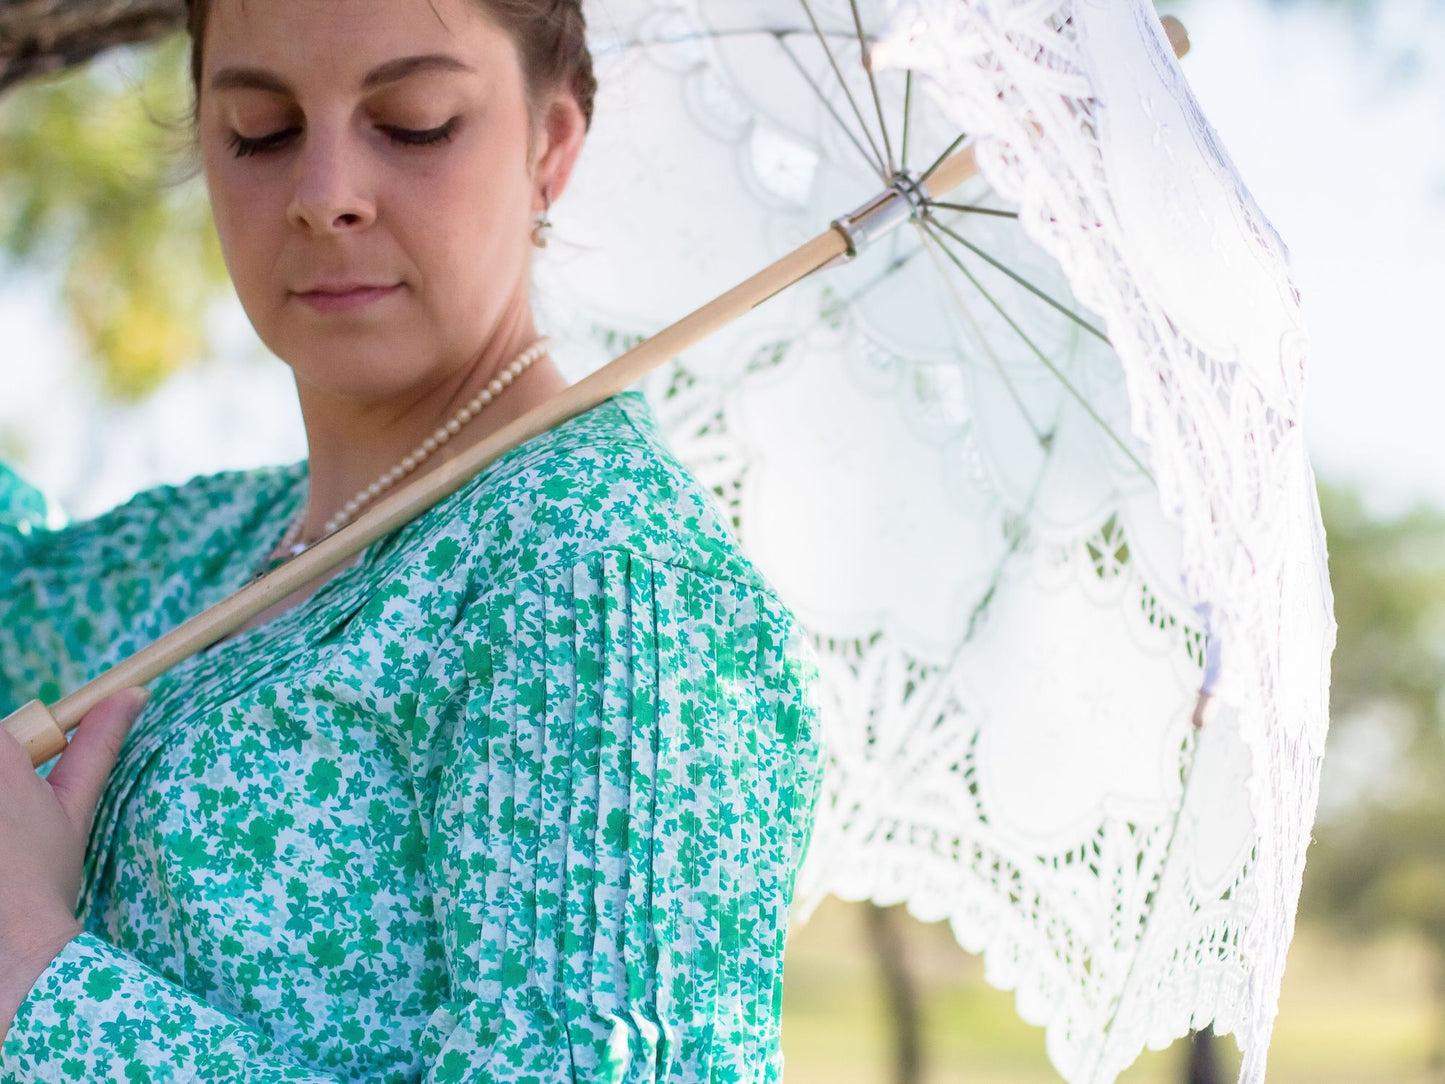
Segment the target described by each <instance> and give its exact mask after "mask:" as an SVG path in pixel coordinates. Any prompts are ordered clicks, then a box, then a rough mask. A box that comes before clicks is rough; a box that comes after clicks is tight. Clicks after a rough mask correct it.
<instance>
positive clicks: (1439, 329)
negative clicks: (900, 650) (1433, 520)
mask: <svg viewBox="0 0 1445 1084" xmlns="http://www.w3.org/2000/svg"><path fill="white" fill-rule="evenodd" d="M1376 6H1377V7H1378V9H1379V12H1380V14H1379V16H1378V17H1377V19H1376V20H1375V21H1373V22H1371V23H1361V22H1359V21H1357V20H1355V19H1353V18H1352V17H1350V16H1349V15H1348V14H1345V13H1343V12H1341V11H1338V10H1336V9H1335V8H1332V7H1328V6H1325V5H1322V4H1313V3H1300V4H1283V5H1281V4H1276V3H1270V2H1268V0H1178V2H1174V3H1169V4H1167V5H1166V6H1164V10H1168V11H1175V12H1177V13H1178V14H1179V15H1180V17H1181V18H1182V19H1183V20H1184V22H1185V24H1186V26H1187V27H1188V29H1189V32H1190V37H1191V40H1192V43H1193V48H1192V51H1191V52H1190V54H1189V55H1188V56H1187V57H1186V58H1185V60H1184V71H1185V74H1186V76H1187V78H1188V80H1189V82H1190V85H1191V86H1192V87H1193V89H1194V92H1195V94H1196V96H1197V97H1198V98H1199V100H1200V103H1201V105H1202V106H1203V109H1204V113H1205V115H1206V116H1207V117H1208V118H1209V119H1210V121H1211V123H1212V124H1213V125H1214V127H1215V129H1216V130H1217V132H1218V133H1219V135H1220V137H1221V139H1222V141H1223V143H1224V145H1225V147H1226V148H1227V149H1228V151H1229V153H1230V155H1231V157H1232V158H1233V160H1234V162H1235V165H1236V166H1237V167H1238V169H1239V171H1240V173H1241V175H1242V176H1243V178H1244V180H1245V183H1246V184H1247V185H1248V187H1249V188H1250V190H1251V191H1252V192H1253V193H1254V195H1255V198H1256V199H1257V201H1258V202H1259V204H1260V206H1261V207H1262V208H1263V210H1264V212H1265V214H1266V215H1267V216H1268V217H1269V218H1270V220H1271V221H1272V222H1273V223H1274V225H1275V227H1276V229H1277V230H1278V231H1279V233H1280V234H1281V235H1282V236H1283V238H1284V240H1285V242H1286V244H1287V245H1288V246H1289V249H1290V254H1291V263H1292V266H1293V268H1294V272H1295V275H1296V277H1297V279H1298V282H1299V285H1300V287H1301V290H1302V292H1303V296H1304V303H1305V315H1306V321H1307V326H1308V329H1309V334H1310V338H1311V357H1310V363H1309V370H1308V373H1309V375H1308V392H1307V399H1306V409H1305V420H1304V427H1305V432H1306V436H1307V439H1308V441H1309V445H1310V449H1311V457H1312V459H1313V461H1314V464H1315V469H1316V472H1317V474H1318V475H1319V477H1320V478H1321V479H1323V480H1327V481H1332V482H1344V483H1353V484H1355V485H1358V486H1359V487H1360V488H1361V489H1362V491H1363V492H1364V494H1365V496H1366V499H1367V501H1368V503H1369V504H1370V505H1371V506H1372V507H1373V508H1374V509H1375V510H1376V511H1378V512H1381V513H1389V512H1394V511H1398V510H1400V509H1402V508H1404V507H1405V506H1407V505H1409V504H1411V503H1413V502H1429V503H1432V504H1435V505H1437V506H1439V507H1442V508H1445V448H1442V432H1445V418H1442V412H1445V345H1442V344H1445V297H1442V296H1441V295H1442V292H1445V140H1441V139H1440V138H1438V133H1440V132H1441V131H1445V9H1442V7H1441V6H1440V5H1438V4H1432V0H1381V2H1380V3H1379V4H1378V5H1376ZM1432 9H1433V10H1432ZM55 296H56V290H55V283H54V282H53V281H48V280H45V279H43V278H40V277H37V276H35V275H30V274H25V273H13V272H12V273H10V274H8V275H6V276H5V277H3V278H0V329H3V330H4V341H5V345H4V346H3V347H0V350H3V354H0V358H3V355H10V356H9V357H8V358H3V360H0V367H3V368H4V370H5V374H6V377H7V384H8V385H9V390H8V392H7V395H6V397H5V398H4V400H3V401H0V434H3V435H4V436H5V438H6V443H5V444H4V445H0V456H4V457H5V458H7V459H10V460H11V461H14V462H18V463H19V464H21V465H22V466H23V467H24V468H25V469H26V470H27V471H28V472H29V473H30V475H31V477H32V478H33V479H34V480H35V481H37V482H38V483H39V484H41V485H42V486H44V487H45V488H47V489H48V490H49V491H51V492H52V493H54V494H56V495H57V496H59V497H60V498H61V500H62V502H63V503H65V505H66V507H67V508H68V509H69V511H70V512H71V514H72V515H86V514H94V513H95V512H98V511H101V510H103V509H104V508H106V507H109V506H110V505H112V504H114V503H116V502H117V501H119V500H123V499H124V498H126V497H127V496H129V495H130V493H132V492H134V491H135V490H136V489H139V488H143V487H144V486H145V485H147V484H153V483H154V482H156V481H177V482H179V481H184V480H185V479H186V478H188V477H190V475H192V474H194V473H205V472H208V471H210V470H219V469H222V468H225V467H244V466H251V465H255V464H259V463H266V462H283V461H289V460H293V459H297V458H300V457H301V456H303V455H304V454H305V445H304V439H303V436H302V432H301V427H300V417H299V413H298V412H297V410H296V407H295V395H294V391H293V390H292V388H291V383H290V377H289V373H288V371H287V370H286V369H285V368H284V367H283V366H282V365H281V364H280V363H279V362H277V361H275V360H274V359H264V358H258V357H257V356H256V354H255V352H254V351H255V349H256V348H255V347H254V346H253V345H252V344H253V342H254V340H253V339H252V338H251V337H250V335H249V333H248V332H247V331H246V330H245V328H244V326H243V325H242V324H241V320H242V319H243V318H242V317H240V315H239V313H238V312H237V311H232V312H231V313H230V314H229V315H223V317H222V319H223V322H226V323H228V324H229V325H231V327H230V333H228V334H226V335H223V336H221V339H222V340H223V341H226V342H229V343H232V344H233V346H232V347H231V348H229V350H228V352H226V353H223V354H222V355H221V356H219V357H218V358H217V359H216V360H215V361H214V362H213V363H211V364H209V365H207V366H204V367H200V368H198V369H197V370H196V371H194V372H191V373H188V374H186V375H185V376H183V377H182V378H180V379H179V380H177V381H175V382H174V383H173V384H172V385H170V386H168V387H166V388H164V389H162V391H161V392H159V393H158V394H157V395H156V396H154V397H152V398H151V399H150V400H149V401H147V402H146V403H144V404H142V405H140V406H139V407H137V408H134V409H132V410H129V411H115V410H114V409H108V408H106V407H105V406H104V405H103V404H101V403H99V402H98V401H97V400H96V398H95V395H94V392H93V390H92V389H91V388H89V386H88V382H87V380H86V377H85V374H84V371H83V369H82V368H81V367H80V366H79V365H78V364H77V362H76V349H75V342H74V340H73V338H72V336H71V334H70V332H69V331H68V329H67V328H66V322H65V318H64V317H63V315H62V314H61V312H60V310H59V308H58V306H57V305H56V302H55ZM21 359H26V360H27V361H29V362H30V363H28V364H27V363H26V361H22V360H21ZM36 359H40V360H42V361H43V364H35V363H34V361H35V360H36ZM218 383H220V384H224V386H225V387H226V388H227V392H226V395H225V396H224V397H221V396H217V395H215V394H214V393H211V392H208V389H214V388H215V387H216V386H217V384H218ZM97 426H99V427H102V428H103V429H104V431H105V432H107V433H110V434H111V439H109V440H107V441H106V442H105V445H106V447H107V449H108V454H107V455H106V456H105V457H104V458H103V459H102V458H101V457H99V456H98V455H97V454H96V453H95V450H94V449H95V447H96V442H95V441H94V440H87V439H86V434H87V433H92V432H94V431H95V430H96V427H97ZM157 432H163V433H165V435H166V439H165V440H164V441H163V442H162V441H157V440H154V439H148V437H147V435H148V434H154V433H157Z"/></svg>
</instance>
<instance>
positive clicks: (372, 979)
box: [0, 391, 822, 1084]
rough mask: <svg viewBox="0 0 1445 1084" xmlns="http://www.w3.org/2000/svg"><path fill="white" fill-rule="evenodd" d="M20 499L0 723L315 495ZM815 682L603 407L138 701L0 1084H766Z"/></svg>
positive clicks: (3, 534)
mask: <svg viewBox="0 0 1445 1084" xmlns="http://www.w3.org/2000/svg"><path fill="white" fill-rule="evenodd" d="M6 477H7V476H5V475H4V474H3V473H0V501H4V502H6V506H5V507H0V613H3V614H4V618H5V620H4V623H3V627H0V710H3V711H4V712H8V711H10V710H12V709H13V708H14V707H17V706H18V705H19V704H20V703H22V702H23V701H25V700H27V699H29V698H31V697H32V696H36V695H39V696H41V697H43V698H47V699H50V698H54V697H56V696H57V695H59V694H61V693H63V692H65V691H69V690H70V689H72V688H74V687H75V686H77V685H79V684H80V683H82V682H83V681H85V680H87V679H88V678H90V677H92V676H94V675H95V674H96V673H98V672H99V671H101V670H102V669H104V668H105V667H106V666H108V665H110V664H112V663H114V662H116V661H118V660H119V659H121V658H123V657H125V655H127V654H128V653H130V652H132V651H134V650H136V649H138V648H139V647H142V646H144V644H146V643H148V642H149V641H151V640H152V639H154V638H155V637H156V636H159V635H161V634H163V633H164V632H166V631H168V630H169V629H170V628H173V627H175V625H177V624H179V623H180V622H181V621H182V620H184V619H185V618H186V617H189V616H191V615H192V614H194V613H196V612H198V611H199V610H201V609H203V608H204V607H206V606H208V605H211V604H213V603H214V602H216V601H219V600H220V599H222V598H224V597H225V596H227V595H228V594H230V593H231V592H233V591H235V590H236V589H238V588H239V587H241V586H242V585H243V584H244V583H245V582H246V580H247V579H248V578H249V577H250V575H251V573H252V571H253V570H254V569H255V568H256V567H257V566H258V565H259V563H260V562H261V560H262V559H263V557H264V555H265V554H266V553H267V552H269V550H270V548H271V546H272V545H273V544H274V543H275V541H276V540H277V539H278V538H279V537H280V535H281V533H282V532H283V531H284V530H285V527H286V524H287V523H288V522H289V520H290V517H291V514H292V513H293V512H294V511H296V510H297V509H299V508H300V507H301V505H302V503H303V502H304V500H305V485H306V472H305V464H304V463H301V464H296V465H294V466H289V467H279V468H268V469H264V470H258V471H246V472H227V473H224V474H220V475H211V476H204V477H199V478H196V479H193V480H192V481H191V482H188V483H186V484H185V485H183V486H162V487H157V488H156V489H152V490H147V491H146V492H144V493H142V494H139V495H138V496H136V497H135V498H133V499H132V500H131V501H129V502H128V503H126V504H125V505H123V506H121V507H120V508H118V509H115V510H114V511H112V512H110V513H107V514H106V515H104V516H101V517H98V518H96V519H93V520H89V521H86V522H82V523H77V524H73V525H71V526H69V527H67V528H64V529H62V530H45V529H42V528H40V527H39V526H38V522H39V512H38V508H39V506H38V505H37V504H36V503H35V502H34V501H33V499H31V498H29V497H26V496H24V495H23V491H22V490H21V489H20V488H19V487H18V486H16V485H15V484H14V481H13V478H11V479H10V481H9V482H7V481H6V480H5V479H6ZM22 525H23V526H22ZM815 681H816V661H815V658H814V656H813V655H812V653H811V649H810V648H809V646H808V643H807V641H806V638H805V637H804V635H803V633H802V630H801V628H800V627H799V625H798V624H797V622H796V620H795V619H794V618H793V616H792V615H791V614H790V613H789V611H788V610H787V609H786V608H785V607H784V606H783V605H782V604H781V603H780V602H779V601H778V599H777V598H776V596H775V595H774V593H773V591H772V590H771V588H770V586H769V585H768V584H767V582H766V581H765V580H764V579H763V578H762V577H761V576H760V574H759V573H758V572H757V570H756V569H754V568H753V567H752V566H751V565H750V564H749V562H748V561H747V560H746V558H745V557H744V556H743V555H742V553H741V552H740V550H739V548H738V546H737V544H736V541H735V539H734V537H733V535H732V534H731V532H730V530H729V528H728V526H727V525H726V522H725V521H724V520H723V519H722V518H721V515H720V513H719V512H718V510H717V506H716V505H715V504H714V503H713V502H712V501H711V499H710V497H709V495H708V494H707V493H706V491H704V490H702V489H701V488H700V486H699V485H698V483H697V482H696V481H695V480H694V479H693V478H692V477H691V476H690V475H689V474H688V473H687V472H686V471H685V470H684V469H683V468H682V467H681V465H680V464H679V463H678V462H677V461H676V459H675V458H674V457H673V455H672V454H671V451H670V449H669V448H668V446H667V445H666V443H665V441H664V439H663V437H662V435H661V433H660V431H659V429H658V427H657V424H656V421H655V419H654V418H653V416H652V414H651V412H650V410H649V408H648V406H647V402H646V400H645V399H644V398H643V396H642V394H641V393H640V392H636V391H630V392H624V393H622V394H621V395H618V396H615V397H613V398H612V399H609V400H607V401H606V402H604V403H603V404H601V405H599V406H598V407H596V408H594V409H593V410H590V411H588V412H586V413H584V414H582V415H579V416H578V417H576V418H574V419H572V420H571V421H569V422H566V423H564V424H562V425H560V426H558V427H557V428H555V429H553V430H551V431H549V432H547V433H544V434H542V435H541V436H539V437H537V438H534V439H533V440H531V441H529V442H527V443H525V444H523V445H521V446H520V447H518V448H516V449H513V450H512V451H511V452H509V453H507V454H506V455H505V456H503V457H502V458H501V459H499V460H498V461H497V462H496V463H494V464H493V465H492V466H491V467H490V468H488V469H487V470H486V471H484V472H483V473H482V474H481V475H479V476H478V477H477V478H476V479H473V480H472V481H471V482H469V483H467V485H466V486H464V487H463V488H462V489H461V490H459V491H458V492H457V493H455V494H453V495H452V496H451V497H448V498H447V499H446V500H444V501H443V502H441V504H439V505H438V506H436V507H435V508H433V509H431V510H430V511H428V512H426V513H424V514H423V515H422V516H420V517H418V518H417V519H416V520H414V521H413V522H412V523H410V524H407V525H406V526H404V527H402V528H400V529H398V530H397V531H394V532H392V533H391V534H389V535H387V536H385V537H384V538H382V539H379V540H378V541H377V542H375V543H373V544H372V545H371V546H370V547H369V548H368V549H366V550H365V551H364V552H363V554H362V555H361V558H360V559H359V560H358V561H357V562H356V563H355V564H353V565H352V566H350V567H348V568H346V569H344V570H343V571H342V572H341V573H340V574H339V575H337V576H336V577H335V578H334V579H332V580H330V581H328V582H327V583H326V584H325V585H324V586H323V587H322V588H321V589H320V590H319V591H317V592H316V593H315V594H314V595H312V596H310V597H309V598H307V599H306V600H305V601H303V602H302V603H300V604H298V605H297V606H295V607H293V608H292V609H291V610H289V611H287V612H285V613H284V614H282V615H280V616H279V617H276V618H275V619H273V620H272V621H269V622H267V623H266V624H264V625H261V626H258V627H256V628H253V629H249V630H247V631H245V632H243V633H241V634H240V635H238V636H236V637H233V638H232V639H230V640H226V641H222V642H221V643H219V644H216V645H214V646H213V647H211V648H210V649H208V650H206V651H204V652H201V653H200V654H198V655H196V656H194V657H192V658H191V659H188V660H187V661H186V662H184V663H182V664H181V665H179V666H177V667H176V668H174V669H173V670H171V671H170V672H169V673H167V674H166V675H165V676H164V677H162V678H160V679H159V680H158V681H157V682H156V683H155V684H154V685H153V687H152V697H151V700H150V702H149V703H148V705H147V706H146V709H145V711H144V712H143V713H142V715H141V717H140V718H139V719H138V720H137V721H136V723H135V724H134V726H133V727H132V730H131V732H130V734H129V735H128V737H127V741H126V744H125V747H124V748H123V749H122V751H121V754H120V757H119V759H118V761H117V764H116V768H115V771H114V773H113V774H112V777H111V780H110V784H109V786H108V788H107V790H106V792H105V794H104V796H103V797H102V799H101V803H100V807H99V809H98V811H97V815H96V821H95V825H94V827H93V829H92V834H91V839H90V845H89V848H88V853H87V862H86V869H85V873H84V882H83V887H82V893H81V901H80V912H79V913H80V915H81V918H82V921H83V923H84V926H85V933H83V934H82V935H81V936H79V937H77V938H76V939H75V940H74V941H72V942H71V943H70V944H69V945H68V946H67V947H66V949H65V950H64V951H63V952H62V953H61V954H60V956H59V957H58V958H57V959H56V960H55V961H54V963H52V964H51V966H50V967H49V968H48V969H47V971H46V972H45V973H44V974H43V975H42V976H41V977H40V979H39V981H38V982H37V983H36V985H35V987H34V989H33V990H32V991H31V993H30V995H29V997H28V998H27V1000H26V1001H25V1002H24V1004H23V1005H22V1006H21V1008H20V1011H19V1013H18V1015H17V1018H16V1020H15V1024H14V1026H13V1027H12V1029H11V1031H10V1034H9V1036H8V1037H7V1039H6V1041H5V1043H4V1045H3V1048H0V1081H3V1082H27V1084H28V1082H31V1081H104V1080H144V1081H221V1080H227V1081H255V1082H259V1081H343V1080H345V1081H361V1080H366V1081H396V1082H400V1081H436V1082H441V1081H487V1082H491V1081H496V1082H502V1081H509V1082H517V1084H521V1082H532V1084H554V1082H561V1081H589V1082H590V1081H617V1082H619V1084H620V1082H623V1081H626V1082H633V1081H678V1082H682V1081H687V1082H692V1081H698V1082H703V1081H708V1082H723V1081H727V1082H739V1084H741V1082H752V1081H775V1080H778V1079H780V1077H781V1071H782V1055H781V1049H780V1044H779V1038H780V1030H779V1013H780V1008H781V983H782V959H783V946H784V940H785V937H786V933H787V928H788V904H789V901H790V898H791V895H792V890H793V884H794V878H795V875H796V872H797V868H798V865H799V863H800V862H801V860H802V857H803V854H804V853H805V850H806V847H807V844H808V841H809V833H810V828H811V823H812V822H811V814H812V811H813V808H814V804H815V802H816V800H817V796H818V789H819V784H820V773H821V767H822V759H821V748H820V741H819V739H820V734H819V733H818V725H819V723H818V708H817V703H816V693H815V688H816V684H815Z"/></svg>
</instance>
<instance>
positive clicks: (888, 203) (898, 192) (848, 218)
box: [823, 170, 932, 269]
mask: <svg viewBox="0 0 1445 1084" xmlns="http://www.w3.org/2000/svg"><path fill="white" fill-rule="evenodd" d="M892 176H893V183H892V184H891V185H889V186H888V187H887V188H885V189H884V190H883V191H881V192H879V193H878V194H877V195H876V196H873V197H872V198H870V199H869V200H868V201H867V202H865V203H863V204H861V205H860V206H858V207H857V208H855V209H854V210H852V211H850V212H849V213H848V214H846V215H843V216H842V217H840V218H835V219H834V220H833V221H832V222H831V223H829V224H830V225H831V226H832V227H833V229H835V230H837V231H838V232H839V233H841V234H842V235H843V238H844V240H846V241H847V242H848V251H847V252H844V253H842V254H841V255H839V256H836V257H834V258H833V259H831V260H829V261H828V262H827V263H826V264H824V265H823V268H825V269H826V268H829V267H834V266H837V265H838V264H843V263H848V262H849V261H850V260H852V259H853V258H854V257H855V256H857V255H858V252H859V250H860V249H862V248H864V247H865V246H867V245H870V244H872V243H873V242H874V241H876V240H877V239H878V238H879V237H881V236H883V235H884V234H886V233H891V232H892V231H893V230H895V229H897V228H898V227H899V226H901V225H902V224H903V223H905V222H910V221H913V220H914V219H918V218H922V217H923V212H924V208H925V206H926V205H927V204H928V202H929V200H930V199H931V198H932V197H931V196H930V194H929V191H928V184H927V181H926V179H925V177H924V176H923V175H920V174H918V173H916V172H914V171H913V170H895V171H894V172H893V174H892Z"/></svg>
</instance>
